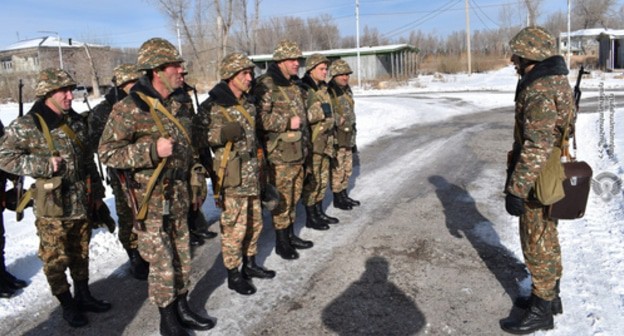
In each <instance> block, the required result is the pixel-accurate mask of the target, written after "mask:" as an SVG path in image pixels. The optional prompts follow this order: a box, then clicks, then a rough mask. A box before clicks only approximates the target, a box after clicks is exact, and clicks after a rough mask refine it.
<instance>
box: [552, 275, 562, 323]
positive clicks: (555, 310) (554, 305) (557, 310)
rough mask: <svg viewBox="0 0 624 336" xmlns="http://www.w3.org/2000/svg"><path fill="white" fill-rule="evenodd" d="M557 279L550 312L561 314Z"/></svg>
mask: <svg viewBox="0 0 624 336" xmlns="http://www.w3.org/2000/svg"><path fill="white" fill-rule="evenodd" d="M559 291H560V290H559V280H557V283H556V284H555V293H557V296H555V298H554V299H553V300H552V305H551V307H552V313H553V315H559V314H563V304H562V303H561V296H559Z"/></svg>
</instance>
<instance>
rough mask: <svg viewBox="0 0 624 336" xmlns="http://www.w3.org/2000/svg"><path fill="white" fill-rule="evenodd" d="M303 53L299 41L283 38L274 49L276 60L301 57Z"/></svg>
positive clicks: (274, 58)
mask: <svg viewBox="0 0 624 336" xmlns="http://www.w3.org/2000/svg"><path fill="white" fill-rule="evenodd" d="M302 56H303V54H302V53H301V49H299V46H298V45H297V43H295V42H293V41H290V40H281V41H280V42H279V43H278V44H277V46H276V47H275V50H274V51H273V60H274V61H277V62H279V61H283V60H287V59H296V58H301V57H302Z"/></svg>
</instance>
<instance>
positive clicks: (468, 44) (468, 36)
mask: <svg viewBox="0 0 624 336" xmlns="http://www.w3.org/2000/svg"><path fill="white" fill-rule="evenodd" d="M468 1H469V0H466V54H467V55H468V76H470V75H471V74H472V60H471V57H470V13H469V12H468V8H469V5H468Z"/></svg>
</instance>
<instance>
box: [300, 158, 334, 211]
mask: <svg viewBox="0 0 624 336" xmlns="http://www.w3.org/2000/svg"><path fill="white" fill-rule="evenodd" d="M311 161H312V162H308V163H307V167H306V168H307V170H308V174H306V177H305V180H304V181H303V193H302V196H301V197H302V198H303V203H304V205H306V206H313V205H314V204H316V203H318V202H322V201H323V198H324V197H325V192H326V191H327V184H328V183H329V157H328V156H326V155H323V154H316V153H314V154H312V160H311Z"/></svg>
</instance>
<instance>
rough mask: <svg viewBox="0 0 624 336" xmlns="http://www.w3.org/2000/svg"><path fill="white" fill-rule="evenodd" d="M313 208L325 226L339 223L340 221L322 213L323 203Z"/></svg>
mask: <svg viewBox="0 0 624 336" xmlns="http://www.w3.org/2000/svg"><path fill="white" fill-rule="evenodd" d="M314 206H315V207H316V214H317V216H318V217H319V218H321V220H323V221H324V222H325V223H327V224H338V223H340V220H338V218H336V217H332V216H329V215H327V214H326V213H325V212H324V211H323V201H321V202H318V203H316V204H315V205H314Z"/></svg>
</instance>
